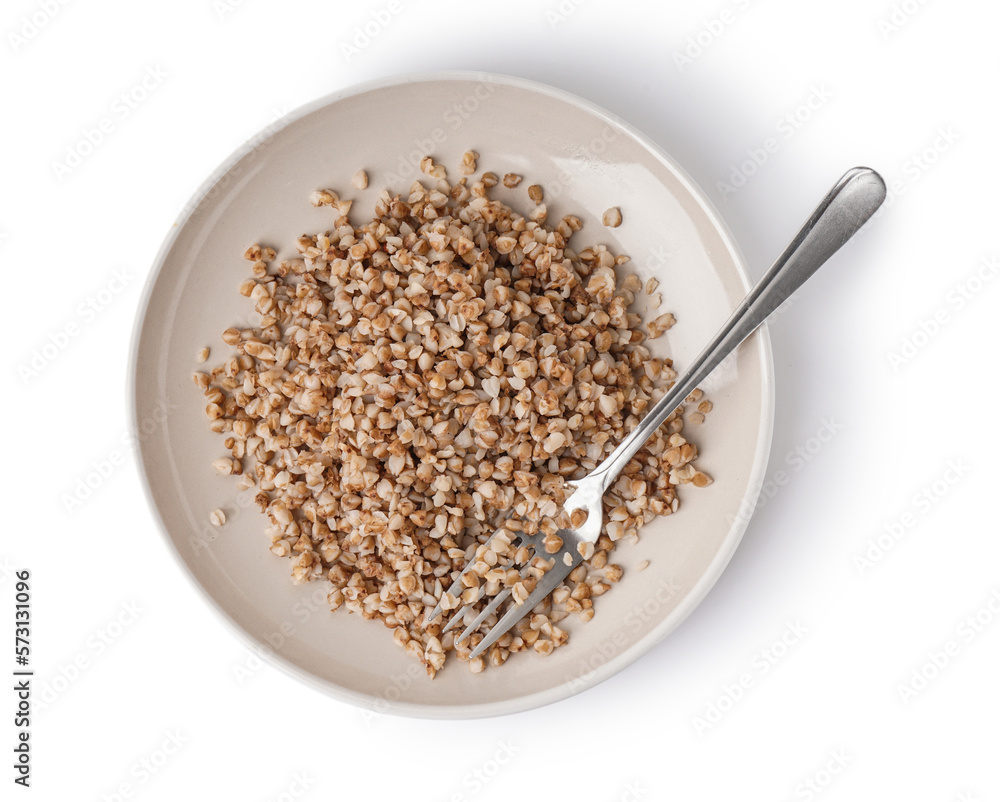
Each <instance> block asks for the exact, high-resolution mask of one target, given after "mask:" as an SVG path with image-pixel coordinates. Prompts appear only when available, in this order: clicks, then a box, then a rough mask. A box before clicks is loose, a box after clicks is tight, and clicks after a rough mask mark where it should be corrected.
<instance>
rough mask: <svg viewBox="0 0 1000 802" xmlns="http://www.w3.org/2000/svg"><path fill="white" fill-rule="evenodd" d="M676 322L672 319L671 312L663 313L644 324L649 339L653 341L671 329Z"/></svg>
mask: <svg viewBox="0 0 1000 802" xmlns="http://www.w3.org/2000/svg"><path fill="white" fill-rule="evenodd" d="M676 322H677V320H676V318H674V316H673V314H672V313H671V312H665V313H664V314H662V315H660V316H659V317H657V318H654V319H653V320H651V321H649V323H647V324H646V330H647V331H648V332H649V339H651V340H655V339H656V338H657V337H659V336H661V335H662V334H663V332H665V331H667V330H668V329H670V328H672V327H673V325H674V323H676Z"/></svg>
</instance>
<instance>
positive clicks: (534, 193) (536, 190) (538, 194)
mask: <svg viewBox="0 0 1000 802" xmlns="http://www.w3.org/2000/svg"><path fill="white" fill-rule="evenodd" d="M528 197H529V198H531V199H532V200H533V201H534V202H535V203H541V202H542V198H543V197H545V193H543V192H542V188H541V187H540V186H538V184H532V185H531V186H530V187H528Z"/></svg>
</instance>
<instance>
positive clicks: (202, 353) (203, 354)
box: [194, 345, 212, 363]
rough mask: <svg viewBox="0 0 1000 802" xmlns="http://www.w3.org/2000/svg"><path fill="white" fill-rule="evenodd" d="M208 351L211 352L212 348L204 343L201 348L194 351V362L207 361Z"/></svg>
mask: <svg viewBox="0 0 1000 802" xmlns="http://www.w3.org/2000/svg"><path fill="white" fill-rule="evenodd" d="M210 353H212V350H211V349H210V348H209V347H208V346H207V345H206V346H204V347H203V348H199V349H198V353H196V354H195V355H194V359H195V361H196V362H199V363H200V362H207V361H208V355H209V354H210Z"/></svg>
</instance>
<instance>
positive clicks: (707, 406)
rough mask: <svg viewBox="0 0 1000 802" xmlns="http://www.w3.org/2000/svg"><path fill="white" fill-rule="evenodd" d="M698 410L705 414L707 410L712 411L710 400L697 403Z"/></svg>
mask: <svg viewBox="0 0 1000 802" xmlns="http://www.w3.org/2000/svg"><path fill="white" fill-rule="evenodd" d="M698 411H699V412H700V413H701V414H702V415H707V414H708V413H709V412H711V411H712V402H711V401H709V400H707V399H706V400H704V401H702V402H701V403H700V404H698Z"/></svg>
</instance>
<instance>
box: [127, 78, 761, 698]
mask: <svg viewBox="0 0 1000 802" xmlns="http://www.w3.org/2000/svg"><path fill="white" fill-rule="evenodd" d="M469 149H472V150H476V151H478V152H479V154H480V159H479V165H478V169H479V171H483V170H492V171H493V172H496V173H498V174H500V175H502V174H504V173H506V172H514V173H518V174H520V175H522V176H524V177H525V183H524V184H522V185H521V186H520V187H518V188H517V189H506V188H504V187H502V186H498V187H497V188H496V191H495V195H494V196H495V197H499V198H501V199H503V200H505V201H506V202H508V203H512V204H515V205H516V206H517V207H518V208H520V209H521V210H522V211H523V212H527V211H528V209H529V208H530V206H529V204H530V201H528V199H527V193H526V190H525V187H526V185H527V184H528V183H538V184H540V185H541V186H542V187H543V188H544V190H545V201H546V204H547V206H548V209H549V219H550V220H552V219H556V220H558V219H559V218H560V217H561V216H562V215H564V214H570V213H572V214H577V215H579V216H580V218H581V220H582V221H583V224H584V225H583V228H582V230H581V231H580V232H578V233H577V234H575V235H574V240H573V243H574V245H576V246H577V248H578V249H580V248H582V247H583V245H584V244H597V243H602V242H603V243H605V244H607V245H608V247H609V248H610V249H611V250H612V251H614V252H616V253H627V254H629V255H630V256H631V257H632V262H631V263H630V266H631V267H632V268H633V269H634V270H635V271H636V272H637V273H638V274H639V275H640V277H641V278H642V279H643V281H645V280H646V279H647V278H650V277H653V278H656V279H657V280H658V281H659V288H658V290H657V291H658V292H661V293H662V295H663V305H662V307H661V309H662V310H663V311H672V312H673V313H674V314H675V316H676V317H677V321H678V322H677V325H676V326H674V328H673V329H671V330H670V332H669V333H668V336H667V337H665V338H662V339H661V340H659V341H657V344H658V346H659V347H661V348H662V349H663V351H662V353H663V354H664V355H669V356H671V357H672V358H673V359H674V360H675V362H676V365H677V366H678V367H679V368H681V369H683V368H684V367H685V366H686V365H687V364H688V363H689V362H690V361H691V359H692V358H693V357H694V356H695V355H696V354H697V352H698V351H699V350H700V348H701V346H702V345H703V344H704V343H706V342H707V341H708V340H709V339H710V338H711V336H712V335H713V334H715V332H716V330H717V329H718V327H719V326H720V325H721V323H722V322H723V321H724V320H725V319H726V317H728V315H729V313H730V311H731V310H732V309H733V308H734V307H735V306H736V305H737V303H738V302H739V301H740V300H741V299H742V298H743V296H744V295H745V294H746V292H747V289H748V288H749V281H748V277H747V272H746V269H745V267H744V265H743V261H742V258H741V256H740V254H739V251H738V249H737V247H736V245H735V244H734V242H733V239H732V237H731V235H730V234H729V232H728V231H727V229H726V227H725V225H724V223H723V222H722V220H721V218H720V216H719V214H718V213H717V212H716V210H715V209H714V208H713V207H712V205H711V204H710V203H709V201H708V200H707V199H706V197H705V195H704V194H703V193H702V192H701V191H700V190H699V189H698V187H697V186H695V184H694V183H693V182H692V181H691V179H690V178H689V177H688V176H687V175H686V174H685V173H684V172H683V170H682V169H681V168H680V167H679V166H678V165H677V164H676V163H675V162H674V161H673V160H672V159H671V158H670V157H669V156H667V155H666V154H665V153H664V152H663V151H662V150H661V149H660V148H659V147H658V146H657V145H656V144H654V143H653V142H652V141H650V140H649V139H648V138H647V137H645V136H644V135H642V134H641V133H639V132H638V131H636V130H635V129H633V128H631V127H630V126H629V125H628V124H626V123H624V122H623V121H621V120H620V119H618V118H617V117H615V116H614V115H612V114H610V113H608V112H607V111H604V110H603V109H600V108H598V107H597V106H594V105H593V104H591V103H589V102H587V101H585V100H582V99H580V98H578V97H575V96H573V95H570V94H567V93H566V92H563V91H561V90H558V89H553V88H551V87H548V86H544V85H541V84H538V83H534V82H531V81H526V80H522V79H519V78H512V77H507V76H500V75H494V74H487V73H470V72H462V73H432V74H423V75H411V76H406V77H402V78H395V79H392V80H388V81H379V82H376V83H368V84H364V85H361V86H358V87H355V88H353V89H350V90H347V91H345V92H341V93H338V94H335V95H332V96H330V97H327V98H323V99H321V100H319V101H316V102H315V103H312V104H310V105H308V106H306V107H304V108H302V109H299V110H298V111H296V112H295V113H294V114H292V115H290V116H289V117H288V118H286V119H283V120H281V121H279V122H277V123H275V124H274V125H272V126H271V127H270V128H269V129H268V130H265V131H263V132H262V133H261V134H260V135H258V136H257V137H254V139H252V140H251V141H250V142H248V143H247V144H246V145H244V146H243V147H242V148H241V149H240V150H239V151H238V152H237V153H235V154H234V155H233V156H232V157H231V158H230V159H229V160H228V161H226V163H225V164H224V165H222V167H221V168H220V169H219V170H218V171H216V173H215V174H214V175H213V176H212V177H211V178H210V179H209V180H208V181H207V182H206V183H205V184H204V185H203V187H202V188H201V189H200V190H199V192H198V193H197V194H196V196H195V197H194V198H193V199H192V201H191V202H190V203H189V204H188V206H187V207H186V208H185V211H184V213H183V214H182V216H181V219H179V220H178V222H177V223H176V224H175V225H174V227H173V229H172V231H171V233H170V235H169V236H168V238H167V240H166V242H165V243H164V245H163V247H162V249H161V251H160V253H159V255H158V257H157V260H156V264H155V266H154V269H153V271H152V274H151V276H150V278H149V281H148V283H147V285H146V288H145V293H144V297H143V301H142V305H141V311H140V314H139V319H138V321H137V324H136V329H135V334H134V338H133V344H132V357H131V376H130V386H131V392H132V404H131V406H132V414H133V426H134V429H135V431H136V432H142V437H141V438H138V439H139V442H140V448H139V461H140V465H141V469H142V472H143V478H144V483H145V490H146V493H147V496H148V498H149V501H150V504H151V505H152V507H153V509H154V511H155V513H156V516H157V517H158V519H159V523H160V525H161V528H162V531H163V535H164V536H165V537H166V539H167V542H168V543H169V544H170V546H171V548H172V549H173V551H174V553H175V555H176V556H177V559H178V560H179V562H180V564H181V566H182V567H183V569H184V571H185V572H186V573H187V574H188V576H189V577H190V578H191V580H192V581H193V582H194V583H195V584H196V585H197V586H198V587H199V588H200V589H201V591H202V592H203V594H204V596H205V598H206V600H207V601H208V602H209V603H210V605H211V606H212V607H213V608H214V609H215V610H217V611H218V612H219V613H220V614H221V615H222V616H223V617H224V618H225V619H226V620H228V621H229V622H230V623H231V624H232V625H233V626H234V628H235V630H236V631H237V632H238V633H239V634H240V635H241V636H242V637H243V639H244V641H245V642H246V643H247V644H248V645H249V646H250V647H252V648H254V649H255V650H257V651H260V652H262V653H263V654H265V655H266V656H267V657H268V658H269V659H270V660H271V661H272V662H273V663H274V664H276V665H277V666H279V667H281V668H282V669H284V670H286V671H287V672H288V673H289V674H291V675H293V676H295V677H297V678H299V679H301V680H304V681H307V682H309V683H311V684H313V685H315V686H317V687H318V688H320V689H322V690H323V691H325V692H327V693H329V694H331V695H332V696H335V697H337V698H339V699H342V700H345V701H348V702H352V703H355V704H358V705H362V706H364V707H367V708H369V709H371V710H375V711H379V712H387V711H388V712H393V713H398V714H405V715H412V716H424V717H435V718H460V717H461V718H465V717H477V716H488V715H498V714H505V713H512V712H516V711H520V710H526V709H529V708H533V707H537V706H539V705H543V704H546V703H549V702H553V701H556V700H558V699H562V698H565V697H567V696H569V695H571V694H573V693H577V692H579V691H582V690H584V689H586V688H588V687H591V686H593V685H594V684H596V683H598V682H600V681H601V680H603V679H606V678H607V677H609V676H611V675H613V674H614V673H615V672H617V671H619V670H621V669H622V668H624V667H625V666H626V665H628V664H629V663H631V662H632V661H634V660H636V659H637V658H638V657H639V656H641V655H642V654H643V653H644V652H646V651H648V650H649V649H650V648H651V647H652V646H653V645H654V644H655V643H657V642H658V641H659V640H660V639H662V638H663V637H664V636H665V635H666V634H667V633H669V632H670V631H671V630H672V629H674V628H675V627H676V626H677V625H678V624H679V623H680V622H681V621H682V620H683V619H684V618H685V617H686V616H687V615H688V614H689V613H690V612H691V611H692V610H693V609H694V607H695V606H696V605H697V604H698V602H699V601H700V600H701V599H702V598H703V597H704V595H705V593H706V592H707V591H708V590H709V588H710V587H711V586H712V585H713V584H714V582H715V581H716V580H717V579H718V577H719V575H720V574H721V572H722V570H723V569H724V567H725V566H726V564H727V563H728V561H729V559H730V557H731V556H732V554H733V552H734V550H735V549H736V547H737V544H738V543H739V540H740V537H741V536H742V534H743V531H744V529H745V528H746V524H747V522H748V519H749V511H750V510H751V509H752V506H753V503H754V501H755V499H756V495H757V492H758V489H759V487H760V485H761V480H762V476H763V471H764V468H765V464H766V460H767V454H768V451H769V447H770V438H771V428H772V422H773V371H772V367H771V352H770V343H769V339H768V335H767V331H766V329H761V330H760V331H758V333H757V334H755V335H754V336H752V337H751V338H750V339H749V340H747V341H746V342H745V343H744V344H743V345H742V346H741V347H740V348H739V350H738V351H737V353H736V354H734V355H733V356H731V357H730V358H729V360H727V361H726V362H725V363H724V364H723V365H722V366H721V367H720V368H719V369H718V370H717V371H716V373H715V374H713V376H712V377H710V380H709V381H708V382H706V383H705V384H704V385H703V388H704V389H705V390H706V392H707V394H708V395H709V397H710V398H711V400H712V401H713V403H714V409H713V411H712V412H711V414H710V415H709V416H708V419H707V421H706V423H705V424H703V425H702V426H701V427H700V428H698V430H697V432H696V434H692V435H690V436H691V438H692V439H693V440H694V441H695V442H696V443H697V444H698V446H699V448H700V451H701V454H702V456H701V457H700V458H699V467H700V468H701V469H702V470H705V471H706V472H708V473H709V474H710V475H711V476H713V477H714V478H715V482H714V483H713V484H712V485H710V486H709V487H707V488H694V487H692V486H685V487H682V488H681V489H680V497H681V508H680V510H679V512H678V513H677V514H675V515H672V516H668V517H665V518H660V519H657V520H655V521H654V522H652V523H650V524H649V525H647V526H646V527H644V528H643V530H642V532H641V539H640V541H639V543H637V544H627V543H619V544H618V548H616V550H615V552H614V556H613V559H614V561H615V562H617V563H618V564H620V565H621V566H622V567H623V568H624V569H625V574H624V577H623V578H622V580H621V582H620V583H619V584H618V585H616V586H615V587H614V588H612V590H611V591H610V592H608V593H607V594H605V595H604V596H602V597H601V598H600V599H599V600H598V602H597V603H596V604H595V610H596V613H597V614H596V615H595V617H594V619H593V620H592V621H590V622H588V623H584V622H581V621H579V620H578V619H577V617H576V616H571V617H570V618H568V619H566V620H565V622H564V625H565V626H566V628H567V629H568V630H569V631H570V642H569V644H567V645H566V646H564V647H562V648H559V649H557V650H555V652H553V653H552V654H551V655H549V656H545V657H543V656H541V655H538V654H535V653H534V652H530V653H521V654H517V655H513V656H512V657H511V659H510V660H509V661H508V662H507V663H506V664H505V665H504V666H502V667H500V668H496V669H494V668H487V670H486V671H485V672H483V673H482V674H478V675H474V674H472V673H471V672H470V671H469V670H468V667H467V666H466V665H465V664H464V663H461V662H460V661H458V660H453V659H452V660H449V661H448V664H447V665H446V666H445V668H444V669H443V670H442V671H439V672H438V675H437V677H436V678H434V679H433V680H431V679H428V678H427V677H426V676H425V675H424V673H423V669H422V667H421V666H419V665H418V664H417V663H416V662H415V661H413V660H411V659H410V658H408V657H407V656H406V655H405V654H404V652H403V650H402V649H400V648H399V647H397V646H396V645H395V644H394V643H393V640H392V637H391V634H390V631H389V630H388V629H386V628H385V627H383V626H381V625H379V623H378V622H374V621H365V620H363V619H362V618H361V617H360V616H357V615H353V614H349V613H348V612H347V611H346V610H338V611H337V612H330V610H329V608H328V607H327V606H326V605H325V602H324V599H325V594H326V591H325V589H324V588H323V586H322V585H320V584H319V583H310V584H307V585H300V586H296V585H293V584H292V583H291V581H290V578H289V574H290V569H291V565H290V562H289V561H287V560H285V559H281V558H278V557H275V556H274V555H272V554H271V553H270V552H269V551H268V548H267V546H268V545H269V539H268V538H267V536H266V535H265V534H264V528H265V525H266V520H265V519H264V517H263V516H262V515H261V514H260V513H259V512H258V511H257V508H256V506H254V505H253V504H252V500H251V499H252V495H251V494H247V493H240V492H239V491H237V490H236V488H235V484H236V483H235V481H234V480H233V478H232V477H222V476H218V475H216V473H215V471H214V469H213V468H212V467H211V463H212V461H213V460H215V459H217V458H218V457H220V456H223V455H225V449H224V447H223V444H222V439H223V438H222V437H221V436H220V435H218V434H215V433H213V432H211V431H210V430H209V427H208V421H207V420H206V418H205V414H204V407H205V399H204V397H203V396H202V394H201V391H200V390H198V389H197V388H196V387H195V385H194V384H193V382H192V381H191V374H192V372H194V371H195V370H198V369H199V367H200V366H199V365H198V364H197V363H196V361H195V353H196V352H197V351H198V349H200V348H201V347H203V346H205V345H208V346H210V347H211V349H212V356H211V358H210V361H209V364H216V363H217V362H218V361H220V360H221V358H223V357H224V356H226V355H228V354H229V353H231V349H230V348H229V347H228V346H226V345H225V344H224V343H223V342H222V340H221V334H222V332H223V330H225V329H226V328H227V327H229V326H232V325H237V326H239V325H248V324H249V323H250V309H249V304H248V302H247V299H245V298H243V297H242V296H240V295H239V294H238V293H237V287H238V285H239V283H240V282H241V281H242V280H243V279H244V278H246V277H247V276H248V275H249V270H248V266H249V265H248V263H247V262H246V261H245V260H244V259H243V258H242V254H243V251H244V250H245V249H246V247H247V246H248V245H250V244H251V243H253V242H261V243H264V244H271V245H273V247H275V248H280V250H279V252H278V256H279V258H282V257H284V258H288V257H290V256H291V255H292V253H293V251H292V248H291V245H292V244H293V243H294V242H295V240H296V238H297V237H298V236H300V235H301V234H302V233H304V232H315V231H321V230H325V229H326V228H328V226H329V221H330V215H329V211H328V210H325V209H322V208H319V209H316V208H313V207H312V206H311V205H310V204H309V201H308V198H309V195H310V193H311V192H312V191H313V190H315V189H318V188H323V187H331V188H334V189H338V190H340V191H341V192H342V195H343V196H344V197H351V198H353V199H354V201H355V202H354V207H353V209H352V213H351V218H352V220H354V221H355V222H358V221H361V220H362V219H364V220H367V219H370V216H371V213H372V210H373V207H374V203H375V199H376V198H377V195H378V192H379V191H380V190H381V189H382V188H383V187H389V188H392V189H395V190H396V191H400V192H405V191H406V190H407V189H408V187H409V186H410V184H411V183H412V181H413V180H414V179H415V178H417V177H419V175H420V172H419V167H418V164H419V161H420V159H421V157H423V156H424V155H425V154H432V155H433V156H434V159H435V161H436V162H439V163H442V164H444V165H445V166H446V167H448V168H449V176H450V177H451V178H452V180H455V176H456V175H457V166H458V164H459V162H460V159H461V155H462V153H463V152H465V151H466V150H469ZM359 168H364V169H366V170H367V172H368V176H369V187H368V189H366V190H364V191H357V190H354V188H353V187H352V186H351V176H352V175H353V174H354V173H355V171H356V170H358V169H359ZM611 206H618V207H620V208H621V210H622V215H623V217H624V222H623V223H622V225H621V226H620V227H618V228H615V229H611V228H606V227H604V226H603V225H602V224H601V217H602V214H603V212H604V211H605V210H606V209H607V208H608V207H611ZM164 418H165V420H164ZM692 428H693V427H692ZM216 508H222V509H223V510H225V511H226V512H227V515H228V521H227V523H226V525H225V526H223V527H221V528H216V527H214V526H212V525H211V524H210V523H209V514H210V512H211V511H212V510H214V509H216ZM641 560H648V561H649V567H648V568H646V569H645V570H644V571H639V570H637V569H636V567H635V566H636V565H637V564H638V563H639V562H640V561H641Z"/></svg>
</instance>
